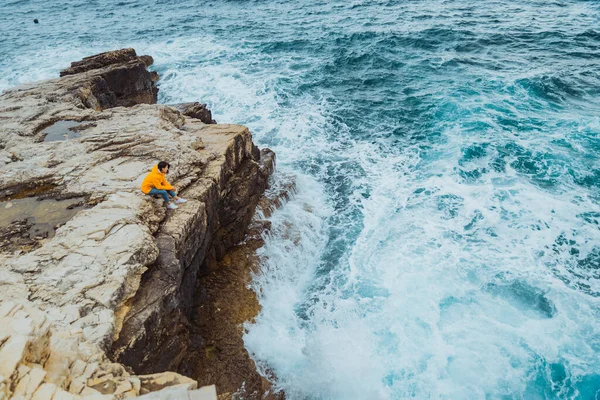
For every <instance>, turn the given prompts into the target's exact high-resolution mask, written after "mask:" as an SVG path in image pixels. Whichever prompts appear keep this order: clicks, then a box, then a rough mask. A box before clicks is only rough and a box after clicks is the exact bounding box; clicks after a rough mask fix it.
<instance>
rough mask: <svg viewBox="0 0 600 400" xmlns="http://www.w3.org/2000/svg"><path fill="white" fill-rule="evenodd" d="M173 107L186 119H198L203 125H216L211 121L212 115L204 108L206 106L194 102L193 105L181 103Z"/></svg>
mask: <svg viewBox="0 0 600 400" xmlns="http://www.w3.org/2000/svg"><path fill="white" fill-rule="evenodd" d="M173 107H175V108H176V109H178V110H179V111H181V113H182V114H183V115H187V116H188V117H192V118H196V119H199V120H200V121H202V122H204V123H205V124H216V123H217V121H215V120H214V119H212V113H211V112H210V110H209V109H208V108H207V107H206V104H202V103H198V102H194V103H181V104H175V105H174V106H173Z"/></svg>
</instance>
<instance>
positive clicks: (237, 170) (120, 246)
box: [0, 49, 274, 399]
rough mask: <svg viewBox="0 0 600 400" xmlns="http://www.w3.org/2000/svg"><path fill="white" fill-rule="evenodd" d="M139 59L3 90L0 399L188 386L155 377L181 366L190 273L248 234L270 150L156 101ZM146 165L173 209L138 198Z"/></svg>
mask: <svg viewBox="0 0 600 400" xmlns="http://www.w3.org/2000/svg"><path fill="white" fill-rule="evenodd" d="M151 64H152V58H151V57H149V56H141V57H138V56H137V55H136V54H135V51H134V50H133V49H124V50H120V51H115V52H109V53H103V54H99V55H96V56H92V57H88V58H85V59H83V60H82V61H79V62H75V63H73V64H72V65H71V67H70V68H67V69H65V70H63V71H62V72H61V78H59V79H53V80H48V81H44V82H38V83H35V84H30V85H24V86H20V87H17V88H14V89H11V90H8V91H6V92H5V93H3V94H2V95H1V96H0V124H1V126H0V209H2V216H0V301H1V305H0V318H2V319H3V320H2V321H3V323H2V326H1V327H0V364H2V370H1V371H0V399H1V398H2V397H3V396H7V397H11V396H16V395H17V394H18V395H23V396H24V397H27V398H31V397H32V396H33V397H34V398H52V396H54V398H58V397H60V396H63V397H67V394H68V396H81V395H96V396H101V395H106V396H109V397H118V398H120V397H129V396H135V395H140V394H144V393H148V392H153V391H159V392H157V393H161V392H162V391H163V390H167V389H164V388H165V387H167V386H171V385H179V386H177V387H176V388H175V389H170V390H187V389H192V388H195V387H196V382H195V381H193V380H190V379H186V378H185V377H183V376H181V375H178V374H171V375H169V374H166V375H165V374H162V375H161V374H159V375H152V374H153V373H159V372H163V371H175V370H178V369H179V370H182V369H183V370H193V369H194V368H190V367H187V368H186V367H185V366H182V365H181V362H182V360H183V359H184V357H185V355H186V352H188V350H189V349H191V348H197V347H198V343H196V345H193V344H192V342H193V341H192V340H191V338H190V335H191V334H190V332H192V331H194V329H192V328H193V326H192V324H191V323H190V320H189V317H190V316H191V315H192V313H193V305H194V303H195V298H196V297H197V296H198V293H202V290H203V288H202V287H201V286H202V284H200V287H199V286H198V285H199V284H198V276H201V275H204V276H209V275H210V274H211V273H214V272H215V271H217V270H218V269H219V266H220V265H221V264H222V263H223V259H224V258H225V257H226V255H227V253H228V251H231V249H232V248H234V245H236V244H237V243H239V242H240V241H241V240H242V239H243V238H244V237H245V235H246V234H247V232H248V226H249V223H250V221H251V219H252V217H253V215H254V212H255V208H256V206H257V204H258V203H259V201H260V199H261V196H262V194H263V192H264V191H265V189H266V187H267V180H268V177H269V175H270V174H271V173H272V172H273V168H274V154H273V153H272V152H271V151H270V150H268V149H264V150H262V151H260V150H259V149H258V148H257V147H256V146H255V145H254V144H253V142H252V136H251V134H250V132H249V131H248V129H247V128H246V127H244V126H240V125H227V124H214V121H213V120H212V117H211V115H210V112H209V111H208V112H207V110H206V107H205V106H204V105H201V104H199V103H192V104H185V105H182V106H179V109H178V108H175V107H169V106H165V105H157V104H155V103H156V95H157V92H158V89H157V88H156V86H155V82H156V81H157V79H158V76H157V74H156V73H153V72H150V71H148V70H147V68H146V67H147V66H149V65H151ZM186 114H187V115H186ZM199 118H203V119H204V120H205V122H202V120H200V119H199ZM158 160H167V161H169V162H170V163H171V170H170V173H169V180H170V181H171V183H172V184H173V185H175V186H176V187H177V189H178V190H179V191H180V192H181V193H182V196H184V197H185V198H187V199H188V200H189V201H188V203H186V204H184V205H182V206H181V207H180V208H179V209H178V210H174V211H168V212H166V211H165V208H164V207H162V204H161V200H159V199H154V198H153V197H151V196H144V195H142V194H141V193H140V191H139V186H140V183H141V180H142V179H143V177H144V175H145V174H146V173H147V172H149V170H150V168H151V167H152V166H153V165H155V164H156V163H157V161H158ZM196 302H197V301H196ZM195 325H198V324H195ZM194 332H195V333H194V334H195V335H198V334H199V335H200V336H201V337H202V335H204V334H203V333H202V332H201V331H200V333H198V331H197V330H195V331H194ZM196 342H197V341H196ZM246 358H247V360H246V362H249V363H250V364H249V365H253V364H251V360H249V358H248V357H247V355H246ZM56 360H58V361H56ZM188 362H191V361H189V360H188ZM254 373H256V372H255V371H254ZM135 374H138V375H135ZM139 374H146V375H139ZM148 374H151V375H148ZM242 378H243V377H242ZM177 388H179V389H177ZM182 388H183V389H182ZM217 389H218V388H217ZM58 394H60V396H59V395H58Z"/></svg>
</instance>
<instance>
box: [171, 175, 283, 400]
mask: <svg viewBox="0 0 600 400" xmlns="http://www.w3.org/2000/svg"><path fill="white" fill-rule="evenodd" d="M294 192H295V181H294V179H293V177H290V176H280V177H278V180H277V181H275V184H274V185H273V186H272V187H270V188H269V189H268V191H267V192H266V193H265V195H263V196H261V198H260V201H259V204H258V208H257V212H256V213H255V215H254V217H253V219H252V221H251V223H250V230H249V233H248V235H247V236H246V237H245V239H244V241H243V242H241V243H238V244H236V245H235V246H233V247H232V248H230V249H229V250H228V251H227V252H226V253H225V255H224V256H223V258H222V259H221V260H220V261H218V262H216V265H214V266H213V267H212V268H211V270H210V272H209V273H208V274H205V275H203V276H202V277H201V278H200V280H199V287H200V290H199V291H198V292H197V294H196V297H195V304H194V312H193V314H192V316H191V318H190V322H191V324H192V325H191V329H190V332H191V335H192V340H191V342H190V343H191V345H190V347H189V349H188V350H187V351H186V353H185V358H184V359H183V361H182V363H181V365H180V369H179V372H180V373H182V374H184V375H187V376H191V377H194V378H195V379H197V380H198V383H199V384H200V385H203V384H207V382H212V383H214V384H216V385H217V387H219V389H220V393H221V394H222V395H224V396H226V395H227V396H229V397H226V398H231V397H232V396H235V397H234V398H239V399H246V400H259V399H267V400H276V399H283V398H284V395H283V393H277V392H275V391H273V390H272V387H271V383H270V382H269V381H268V380H267V379H265V378H264V377H263V376H261V375H260V374H259V373H258V372H257V371H256V366H255V364H254V362H253V361H252V359H251V358H250V356H249V355H248V352H247V351H246V350H245V348H244V342H243V333H244V332H243V324H244V322H246V321H251V320H252V319H253V318H254V317H256V316H257V315H258V313H259V311H260V305H259V303H258V300H257V298H256V294H255V293H254V291H252V290H251V289H249V288H248V285H249V283H250V282H251V279H252V276H251V275H252V273H259V269H260V260H259V258H258V257H257V255H256V250H257V249H258V248H260V247H262V246H263V245H264V241H263V235H264V234H265V233H266V232H267V231H268V230H269V229H270V223H269V221H267V220H266V218H268V217H269V216H270V215H271V213H272V212H273V211H274V210H275V209H277V208H279V207H280V206H281V205H283V204H284V203H285V202H286V201H287V200H288V199H289V198H290V196H292V195H293V194H294Z"/></svg>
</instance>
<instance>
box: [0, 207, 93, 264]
mask: <svg viewBox="0 0 600 400" xmlns="http://www.w3.org/2000/svg"><path fill="white" fill-rule="evenodd" d="M82 200H83V198H81V197H78V198H73V199H67V200H54V199H49V200H39V199H38V198H37V197H27V198H24V199H17V200H8V201H3V202H0V210H1V211H0V252H13V251H15V250H27V249H29V250H31V249H33V248H35V247H36V245H35V244H36V241H38V240H41V239H46V238H51V237H53V236H54V232H55V229H56V228H57V227H59V226H61V225H63V224H65V223H66V222H67V221H69V220H70V219H71V218H73V217H74V216H75V214H77V212H78V211H79V210H81V209H83V206H82V205H80V203H81V201H82Z"/></svg>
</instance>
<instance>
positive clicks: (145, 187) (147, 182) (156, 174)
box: [142, 164, 173, 194]
mask: <svg viewBox="0 0 600 400" xmlns="http://www.w3.org/2000/svg"><path fill="white" fill-rule="evenodd" d="M152 188H157V189H164V190H171V189H173V186H171V184H170V183H169V182H167V179H166V178H165V174H163V173H162V172H160V171H159V170H158V164H157V165H155V166H154V168H152V172H150V173H149V174H148V175H146V177H145V178H144V181H143V182H142V192H144V193H146V194H148V192H150V190H152Z"/></svg>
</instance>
